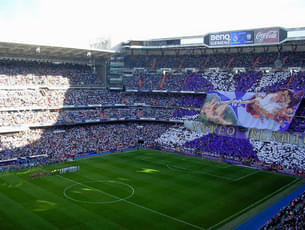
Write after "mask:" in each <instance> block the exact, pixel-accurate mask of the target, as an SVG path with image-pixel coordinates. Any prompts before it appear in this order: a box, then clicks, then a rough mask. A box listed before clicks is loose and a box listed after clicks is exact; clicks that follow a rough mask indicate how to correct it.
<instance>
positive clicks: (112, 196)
mask: <svg viewBox="0 0 305 230" xmlns="http://www.w3.org/2000/svg"><path fill="white" fill-rule="evenodd" d="M58 177H61V178H63V179H65V180H68V181H71V182H73V183H76V184H79V185H82V186H85V187H87V188H91V189H94V190H96V191H100V192H101V193H102V194H104V195H107V196H109V197H111V198H113V199H120V197H117V196H115V195H112V194H110V193H107V192H104V191H102V190H100V189H96V188H94V187H91V186H88V185H86V184H83V183H80V182H78V181H75V180H72V179H70V178H67V177H63V176H60V175H58ZM122 202H125V203H127V204H130V205H133V206H136V207H138V208H141V209H144V210H147V211H149V212H152V213H155V214H158V215H160V216H163V217H166V218H169V219H171V220H174V221H176V222H179V223H182V224H185V225H188V226H190V227H193V228H195V229H199V230H205V229H204V228H203V227H200V226H198V225H194V224H191V223H188V222H186V221H184V220H181V219H178V218H175V217H172V216H169V215H166V214H164V213H161V212H159V211H156V210H153V209H151V208H148V207H145V206H142V205H140V204H137V203H134V202H132V201H128V200H122Z"/></svg>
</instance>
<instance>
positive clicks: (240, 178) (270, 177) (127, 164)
mask: <svg viewBox="0 0 305 230" xmlns="http://www.w3.org/2000/svg"><path fill="white" fill-rule="evenodd" d="M70 165H79V166H80V171H79V172H76V173H68V174H64V175H61V176H45V177H42V178H39V179H31V178H30V177H29V174H30V173H31V172H33V171H41V170H42V169H40V168H37V169H31V170H27V171H23V172H22V171H21V172H14V173H8V174H0V204H1V205H0V229H31V230H32V229H103V230H107V229H109V230H110V229H122V230H123V229H124V230H127V229H146V230H148V229H162V230H163V229H170V230H173V229H175V230H179V229H216V228H218V227H220V226H221V225H223V224H225V223H226V222H228V221H230V220H231V219H232V218H235V217H237V216H239V215H241V214H243V213H245V212H246V211H248V210H249V209H250V208H254V207H255V206H256V205H258V204H260V203H262V202H264V201H265V200H266V199H268V198H270V197H272V196H273V195H275V194H277V193H278V192H280V191H281V190H283V189H284V188H287V187H289V186H291V185H292V184H293V183H295V182H296V181H298V179H296V178H294V177H291V176H286V175H280V174H273V173H269V172H264V171H259V170H253V169H249V168H244V167H237V166H232V165H228V164H223V163H219V162H213V161H208V160H202V159H198V158H193V157H187V156H183V155H178V154H169V153H162V152H158V151H151V150H145V151H144V150H143V151H133V152H125V153H120V154H112V155H106V156H101V157H94V158H88V159H84V160H79V161H75V162H71V163H67V164H61V165H54V166H49V167H46V168H44V169H54V168H61V167H64V166H70Z"/></svg>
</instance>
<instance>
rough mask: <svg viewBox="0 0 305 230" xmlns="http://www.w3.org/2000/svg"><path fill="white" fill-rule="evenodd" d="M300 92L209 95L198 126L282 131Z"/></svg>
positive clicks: (219, 92)
mask: <svg viewBox="0 0 305 230" xmlns="http://www.w3.org/2000/svg"><path fill="white" fill-rule="evenodd" d="M303 95H304V91H297V90H289V89H283V90H279V91H276V92H270V93H253V92H250V93H249V92H248V93H241V92H221V91H217V92H209V93H208V94H207V97H206V99H205V101H204V104H203V106H202V108H201V110H200V115H199V117H198V119H199V121H202V122H206V121H209V122H213V123H216V124H220V125H231V126H242V127H246V128H257V129H269V130H273V131H285V130H287V129H288V127H289V125H290V123H291V121H292V119H293V117H294V115H295V112H296V110H297V108H298V106H299V104H300V102H301V100H302V97H303Z"/></svg>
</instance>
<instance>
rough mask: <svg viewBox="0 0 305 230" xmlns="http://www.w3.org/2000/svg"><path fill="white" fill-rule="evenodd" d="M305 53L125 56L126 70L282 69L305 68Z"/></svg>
mask: <svg viewBox="0 0 305 230" xmlns="http://www.w3.org/2000/svg"><path fill="white" fill-rule="evenodd" d="M304 59H305V52H282V53H280V54H279V53H260V54H258V53H250V52H249V53H235V54H234V53H231V54H227V53H218V54H217V53H216V54H208V55H205V54H202V55H178V56H166V55H164V56H157V55H150V56H148V55H137V56H132V55H131V56H126V57H125V65H126V67H128V68H134V67H144V68H177V69H179V68H180V69H181V68H199V69H204V68H214V67H220V68H227V67H231V68H232V67H246V68H252V67H267V66H274V64H275V62H279V63H280V64H281V65H282V66H284V67H291V66H302V67H304V66H305V61H304Z"/></svg>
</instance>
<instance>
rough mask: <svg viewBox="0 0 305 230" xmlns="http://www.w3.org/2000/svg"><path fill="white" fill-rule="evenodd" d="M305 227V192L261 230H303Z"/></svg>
mask: <svg viewBox="0 0 305 230" xmlns="http://www.w3.org/2000/svg"><path fill="white" fill-rule="evenodd" d="M304 227H305V192H303V194H301V195H300V196H298V197H297V198H296V199H294V200H293V201H291V202H290V204H289V205H288V206H286V207H284V208H282V209H281V210H280V211H279V212H278V213H277V214H276V215H275V216H274V217H272V219H270V220H268V221H267V223H266V224H265V225H264V226H263V227H261V228H260V229H261V230H269V229H273V230H282V229H294V230H302V229H304Z"/></svg>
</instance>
